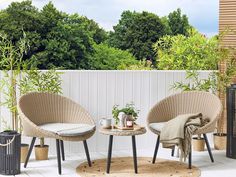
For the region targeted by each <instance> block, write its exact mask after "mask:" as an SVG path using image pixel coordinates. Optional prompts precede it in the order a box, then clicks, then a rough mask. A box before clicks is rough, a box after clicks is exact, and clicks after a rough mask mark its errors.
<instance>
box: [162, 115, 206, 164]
mask: <svg viewBox="0 0 236 177" xmlns="http://www.w3.org/2000/svg"><path fill="white" fill-rule="evenodd" d="M202 125H203V121H202V114H201V113H197V114H182V115H179V116H177V117H176V118H174V119H172V120H170V121H168V122H166V123H165V125H164V126H163V128H162V130H161V135H160V142H161V143H162V144H163V147H164V148H173V146H178V148H179V150H180V160H181V161H182V160H184V161H185V160H186V157H187V156H188V154H189V152H190V148H191V140H192V135H193V134H194V132H195V131H196V130H197V128H198V127H200V126H202Z"/></svg>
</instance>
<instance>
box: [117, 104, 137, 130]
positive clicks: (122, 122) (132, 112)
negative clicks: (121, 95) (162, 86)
mask: <svg viewBox="0 0 236 177" xmlns="http://www.w3.org/2000/svg"><path fill="white" fill-rule="evenodd" d="M138 113H139V110H137V109H136V108H135V105H134V103H128V104H126V106H125V107H124V108H119V105H114V106H113V109H112V115H113V118H114V119H115V125H116V126H118V127H120V128H125V127H126V128H133V126H134V124H135V121H136V120H137V117H138Z"/></svg>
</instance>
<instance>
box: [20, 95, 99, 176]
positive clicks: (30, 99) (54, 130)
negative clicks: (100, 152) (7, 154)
mask: <svg viewBox="0 0 236 177" xmlns="http://www.w3.org/2000/svg"><path fill="white" fill-rule="evenodd" d="M17 107H18V112H19V116H20V118H21V121H22V126H23V134H24V135H25V136H30V137H33V138H32V141H31V145H30V148H29V152H28V155H27V158H26V161H25V164H24V167H26V166H27V163H28V160H29V157H30V154H31V152H32V149H33V146H34V143H35V139H36V137H38V138H42V137H43V138H54V139H56V148H57V161H58V172H59V174H61V155H62V160H65V155H64V144H63V141H64V140H65V141H83V144H84V148H85V152H86V156H87V161H88V164H89V166H91V161H90V156H89V151H88V146H87V142H86V140H87V139H88V138H90V137H91V136H92V135H93V134H94V132H95V129H96V128H95V123H94V121H93V119H92V117H91V116H90V114H89V113H88V112H87V111H86V110H85V109H84V108H82V107H81V106H80V105H79V104H77V103H75V102H74V101H72V100H70V99H68V98H66V97H63V96H60V95H56V94H50V93H37V92H32V93H29V94H26V95H23V96H22V97H21V98H20V99H19V102H18V105H17Z"/></svg>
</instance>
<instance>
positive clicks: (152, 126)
mask: <svg viewBox="0 0 236 177" xmlns="http://www.w3.org/2000/svg"><path fill="white" fill-rule="evenodd" d="M164 124H165V122H160V123H150V124H149V125H148V126H149V128H150V129H151V130H152V131H154V132H156V133H157V134H160V133H161V129H162V127H163V126H164Z"/></svg>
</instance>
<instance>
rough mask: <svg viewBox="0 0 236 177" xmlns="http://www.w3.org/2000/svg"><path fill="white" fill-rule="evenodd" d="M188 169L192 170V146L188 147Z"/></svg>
mask: <svg viewBox="0 0 236 177" xmlns="http://www.w3.org/2000/svg"><path fill="white" fill-rule="evenodd" d="M188 168H189V169H192V146H191V147H190V151H189V154H188Z"/></svg>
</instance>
